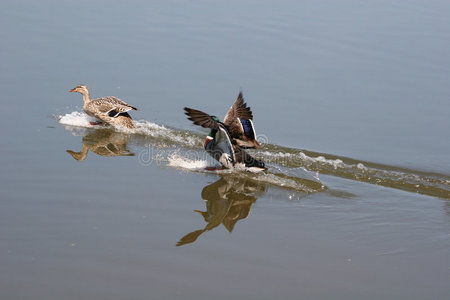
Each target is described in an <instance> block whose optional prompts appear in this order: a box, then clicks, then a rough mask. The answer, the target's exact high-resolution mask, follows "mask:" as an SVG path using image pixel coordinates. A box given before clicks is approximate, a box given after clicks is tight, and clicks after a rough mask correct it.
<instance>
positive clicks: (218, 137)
mask: <svg viewBox="0 0 450 300" xmlns="http://www.w3.org/2000/svg"><path fill="white" fill-rule="evenodd" d="M184 110H185V114H186V115H187V116H189V118H188V119H189V120H191V121H192V122H193V123H194V124H196V125H199V126H202V127H205V128H210V129H211V131H210V133H209V134H208V136H207V137H206V139H205V142H204V144H203V146H204V148H205V150H206V152H208V153H209V154H210V155H211V156H212V157H213V158H214V159H215V160H217V161H218V162H220V163H221V164H222V166H223V167H225V168H227V169H231V168H233V167H234V166H235V164H237V163H241V164H245V166H246V167H258V168H264V162H262V161H259V160H256V159H254V158H253V157H251V156H250V155H249V154H248V153H247V152H245V150H244V148H260V147H261V146H260V145H259V143H258V142H257V141H256V140H255V136H256V134H255V128H254V126H253V122H252V119H253V115H252V111H251V110H250V107H247V105H246V104H245V103H244V99H243V97H242V92H241V93H239V95H238V97H237V99H236V101H235V102H234V104H233V105H232V106H231V107H230V109H229V110H228V112H227V114H226V116H225V120H224V122H223V123H222V122H220V120H219V119H218V118H217V117H216V116H211V115H209V114H207V113H204V112H202V111H200V110H196V109H192V108H188V107H185V108H184Z"/></svg>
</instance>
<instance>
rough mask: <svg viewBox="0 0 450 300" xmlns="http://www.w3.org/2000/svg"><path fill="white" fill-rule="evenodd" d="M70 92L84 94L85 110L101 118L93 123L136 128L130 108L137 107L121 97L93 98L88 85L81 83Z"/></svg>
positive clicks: (134, 108)
mask: <svg viewBox="0 0 450 300" xmlns="http://www.w3.org/2000/svg"><path fill="white" fill-rule="evenodd" d="M69 92H78V93H80V94H81V95H83V101H84V105H83V110H84V111H85V112H86V113H87V114H88V115H90V116H92V117H95V118H97V119H99V120H100V122H95V123H91V124H92V125H98V124H102V123H106V124H109V125H119V126H123V127H126V128H134V127H135V126H134V123H133V120H132V119H131V116H130V115H129V114H128V112H129V111H130V110H137V108H136V107H134V106H131V105H130V104H128V103H126V102H124V101H122V100H120V99H119V98H116V97H113V96H108V97H102V98H98V99H91V96H90V95H89V89H88V87H87V86H86V85H84V84H80V85H78V86H76V87H75V88H73V89H71V90H69Z"/></svg>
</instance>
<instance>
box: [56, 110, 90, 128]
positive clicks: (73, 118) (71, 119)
mask: <svg viewBox="0 0 450 300" xmlns="http://www.w3.org/2000/svg"><path fill="white" fill-rule="evenodd" d="M95 121H97V119H95V118H94V117H91V116H88V115H87V114H86V113H84V112H79V111H74V112H71V113H70V114H65V115H64V116H58V122H59V123H60V124H63V125H70V126H79V127H93V126H92V125H91V124H90V122H95Z"/></svg>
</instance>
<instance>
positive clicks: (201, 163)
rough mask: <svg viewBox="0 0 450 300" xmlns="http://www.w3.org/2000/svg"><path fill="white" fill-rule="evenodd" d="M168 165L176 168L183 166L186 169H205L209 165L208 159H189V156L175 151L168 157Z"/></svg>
mask: <svg viewBox="0 0 450 300" xmlns="http://www.w3.org/2000/svg"><path fill="white" fill-rule="evenodd" d="M168 160H169V162H168V164H167V165H168V166H170V167H174V168H181V169H186V170H194V171H196V170H204V169H205V168H206V167H209V166H208V161H206V160H198V159H189V158H187V157H183V156H180V155H179V154H178V153H173V154H171V155H170V156H169V157H168Z"/></svg>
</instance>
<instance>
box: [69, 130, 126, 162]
mask: <svg viewBox="0 0 450 300" xmlns="http://www.w3.org/2000/svg"><path fill="white" fill-rule="evenodd" d="M129 139H130V137H129V135H128V134H124V133H121V132H117V131H114V130H111V129H106V128H105V129H94V130H89V131H87V132H86V135H85V136H84V137H83V139H82V146H81V150H80V151H79V152H75V151H72V150H66V151H67V153H69V154H70V155H72V157H73V158H74V159H76V160H78V161H83V160H85V159H86V157H87V155H88V152H89V151H91V152H94V153H95V154H98V155H100V156H134V153H132V152H130V150H128V148H127V146H128V142H129Z"/></svg>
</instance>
